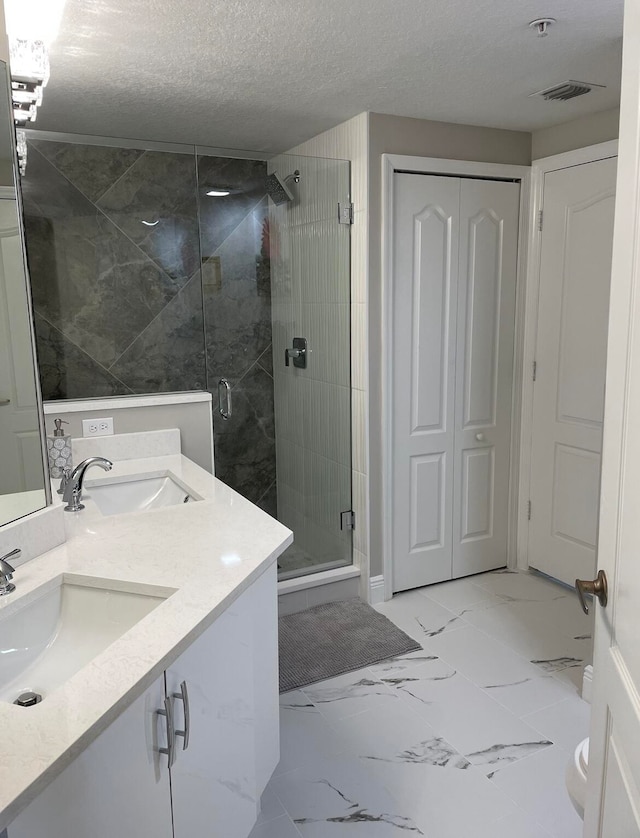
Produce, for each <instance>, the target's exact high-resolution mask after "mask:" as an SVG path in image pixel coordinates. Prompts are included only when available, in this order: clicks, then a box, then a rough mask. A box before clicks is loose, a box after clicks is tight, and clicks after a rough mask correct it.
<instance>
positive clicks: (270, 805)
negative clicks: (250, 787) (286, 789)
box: [257, 786, 285, 823]
mask: <svg viewBox="0 0 640 838" xmlns="http://www.w3.org/2000/svg"><path fill="white" fill-rule="evenodd" d="M284 814H285V811H284V806H283V805H282V803H280V801H279V800H278V796H277V795H276V793H275V791H274V790H273V789H272V788H271V786H267V788H266V789H265V791H264V794H263V795H262V797H261V798H260V814H259V815H258V821H257V822H258V823H267V821H273V820H275V819H276V818H279V817H281V816H282V815H284Z"/></svg>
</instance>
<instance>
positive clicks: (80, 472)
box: [62, 457, 113, 512]
mask: <svg viewBox="0 0 640 838" xmlns="http://www.w3.org/2000/svg"><path fill="white" fill-rule="evenodd" d="M91 466H100V468H101V469H104V471H111V469H112V468H113V463H112V462H111V460H107V459H106V457H87V459H86V460H83V461H82V462H81V463H80V464H79V465H77V466H76V467H75V468H74V470H73V471H72V472H71V474H70V475H69V479H68V480H67V482H66V485H65V487H64V493H63V495H62V500H63V501H65V502H66V504H67V505H66V506H65V508H64V511H65V512H79V511H80V510H81V509H84V504H83V503H82V489H83V487H84V476H85V474H86V473H87V469H88V468H91Z"/></svg>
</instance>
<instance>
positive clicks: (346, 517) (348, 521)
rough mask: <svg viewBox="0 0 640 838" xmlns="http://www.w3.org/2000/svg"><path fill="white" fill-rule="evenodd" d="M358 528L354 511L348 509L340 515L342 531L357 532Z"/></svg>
mask: <svg viewBox="0 0 640 838" xmlns="http://www.w3.org/2000/svg"><path fill="white" fill-rule="evenodd" d="M355 528H356V513H355V512H354V511H353V509H347V511H346V512H341V513H340V529H341V530H355Z"/></svg>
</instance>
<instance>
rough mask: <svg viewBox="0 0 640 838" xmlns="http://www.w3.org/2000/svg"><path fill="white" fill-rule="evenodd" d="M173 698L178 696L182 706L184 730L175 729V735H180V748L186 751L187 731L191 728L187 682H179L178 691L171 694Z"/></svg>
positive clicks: (187, 745) (187, 744)
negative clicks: (181, 740) (181, 739)
mask: <svg viewBox="0 0 640 838" xmlns="http://www.w3.org/2000/svg"><path fill="white" fill-rule="evenodd" d="M173 697H174V698H179V699H180V700H181V701H182V704H183V706H184V730H176V732H175V735H176V736H182V737H183V739H184V742H183V743H182V750H183V751H186V750H187V748H188V747H189V731H190V729H191V714H190V712H189V692H188V690H187V682H186V681H183V682H182V683H181V684H180V692H179V693H174V694H173Z"/></svg>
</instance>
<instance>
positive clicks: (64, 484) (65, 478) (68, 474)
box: [58, 468, 71, 495]
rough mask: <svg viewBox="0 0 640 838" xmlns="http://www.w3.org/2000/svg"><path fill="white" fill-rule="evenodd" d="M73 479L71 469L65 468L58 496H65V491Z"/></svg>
mask: <svg viewBox="0 0 640 838" xmlns="http://www.w3.org/2000/svg"><path fill="white" fill-rule="evenodd" d="M70 479H71V469H70V468H64V469H62V477H61V478H60V486H59V488H58V494H59V495H63V494H64V490H65V489H66V488H67V483H68V482H69V480H70Z"/></svg>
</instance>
